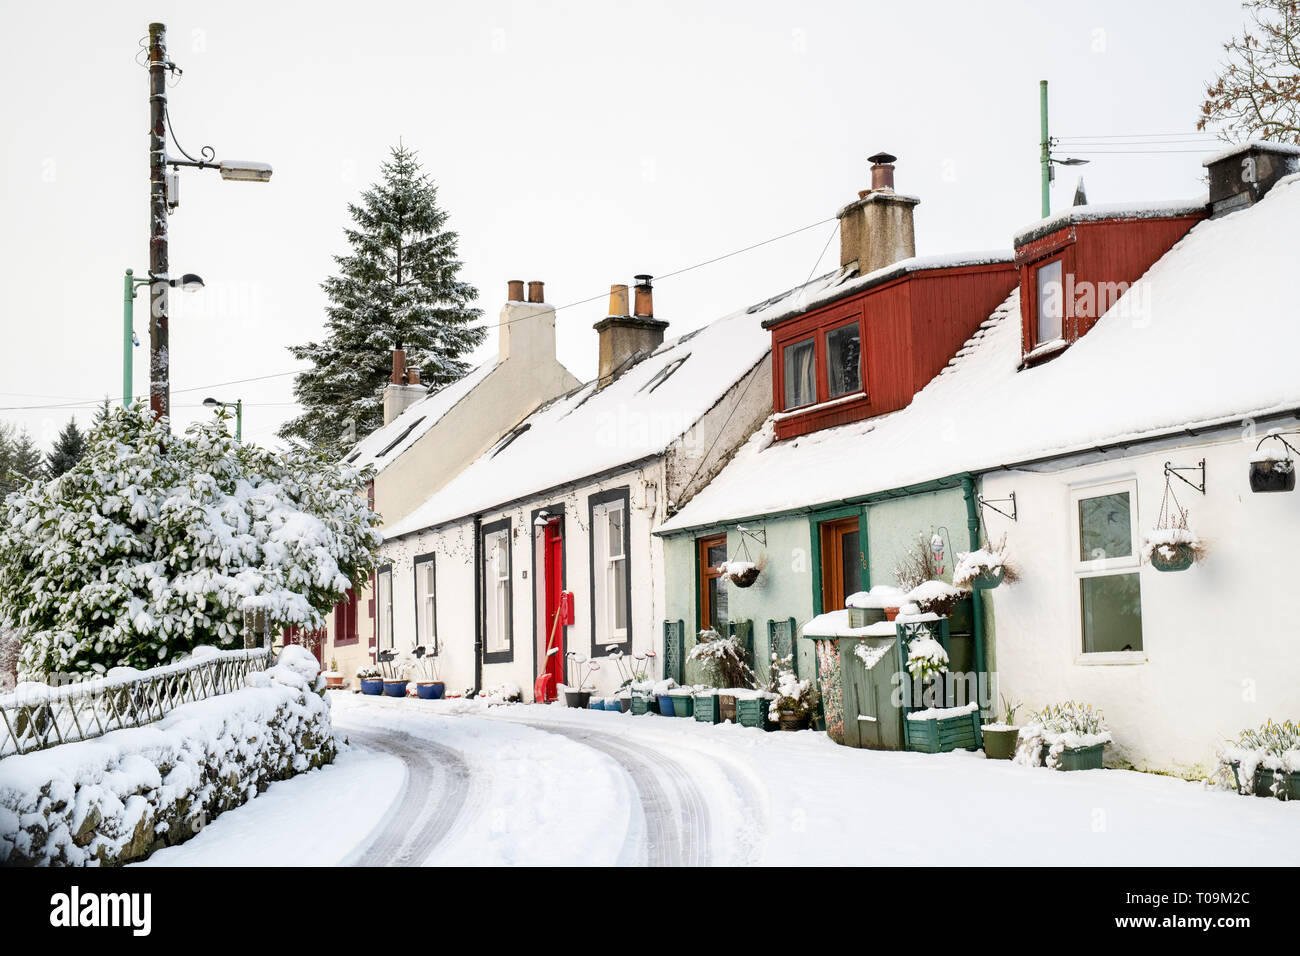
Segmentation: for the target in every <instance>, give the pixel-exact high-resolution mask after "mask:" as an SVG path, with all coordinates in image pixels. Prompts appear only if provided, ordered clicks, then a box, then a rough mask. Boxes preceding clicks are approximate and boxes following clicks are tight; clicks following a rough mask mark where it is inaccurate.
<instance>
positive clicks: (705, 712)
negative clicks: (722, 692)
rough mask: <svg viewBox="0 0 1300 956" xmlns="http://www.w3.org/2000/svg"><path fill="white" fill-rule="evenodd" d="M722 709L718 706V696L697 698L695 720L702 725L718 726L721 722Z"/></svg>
mask: <svg viewBox="0 0 1300 956" xmlns="http://www.w3.org/2000/svg"><path fill="white" fill-rule="evenodd" d="M720 712H721V708H720V707H719V706H718V695H717V694H708V695H704V696H700V697H696V698H695V719H696V720H698V721H699V722H700V723H702V724H716V723H717V722H718V720H719V716H718V715H719V713H720Z"/></svg>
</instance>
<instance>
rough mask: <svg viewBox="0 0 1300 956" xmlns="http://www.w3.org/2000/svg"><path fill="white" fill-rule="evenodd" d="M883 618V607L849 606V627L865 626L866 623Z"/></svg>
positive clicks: (876, 621)
mask: <svg viewBox="0 0 1300 956" xmlns="http://www.w3.org/2000/svg"><path fill="white" fill-rule="evenodd" d="M884 619H885V609H884V608H883V607H851V608H849V627H866V626H867V625H868V624H876V623H878V622H880V621H883V620H884Z"/></svg>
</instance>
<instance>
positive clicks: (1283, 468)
mask: <svg viewBox="0 0 1300 956" xmlns="http://www.w3.org/2000/svg"><path fill="white" fill-rule="evenodd" d="M1270 438H1273V439H1276V440H1277V441H1278V442H1279V443H1280V444H1281V446H1282V447H1281V448H1277V447H1275V446H1270V447H1269V448H1267V449H1265V448H1264V442H1266V441H1268V440H1269V439H1270ZM1292 451H1293V449H1292V448H1291V445H1290V443H1289V442H1287V440H1286V439H1285V438H1283V437H1282V436H1281V434H1280V433H1274V432H1270V433H1269V434H1267V435H1265V436H1264V437H1263V438H1261V439H1260V440H1259V444H1258V445H1256V446H1255V454H1254V455H1252V456H1251V458H1250V490H1251V491H1253V492H1255V493H1256V494H1259V493H1267V492H1272V491H1295V459H1294V458H1292V457H1291V452H1292Z"/></svg>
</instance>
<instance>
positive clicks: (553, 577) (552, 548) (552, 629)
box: [541, 518, 564, 703]
mask: <svg viewBox="0 0 1300 956" xmlns="http://www.w3.org/2000/svg"><path fill="white" fill-rule="evenodd" d="M542 550H543V555H544V556H545V560H544V562H543V565H542V567H543V573H544V574H545V575H546V579H545V585H544V589H545V594H546V617H545V618H544V620H545V623H546V640H545V643H543V645H542V653H543V654H546V653H547V652H548V650H549V649H550V648H555V649H556V650H555V653H554V654H550V656H549V657H547V658H546V659H545V661H544V662H543V664H542V667H541V673H543V674H550V675H551V677H552V680H551V686H550V694H551V695H552V696H551V698H550V700H555V695H557V694H558V688H559V686H560V684H561V683H563V681H564V624H563V622H562V621H560V620H559V618H560V608H561V602H562V601H563V594H564V531H563V529H562V527H561V522H560V519H559V518H552V519H550V520H549V521H547V522H546V530H545V532H544V537H543V542H542ZM549 702H550V701H547V702H546V703H549Z"/></svg>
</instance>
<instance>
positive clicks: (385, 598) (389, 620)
mask: <svg viewBox="0 0 1300 956" xmlns="http://www.w3.org/2000/svg"><path fill="white" fill-rule="evenodd" d="M393 648H394V643H393V566H392V565H391V564H389V565H385V566H384V567H382V568H380V569H379V570H378V571H377V572H375V650H377V651H390V650H393Z"/></svg>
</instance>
